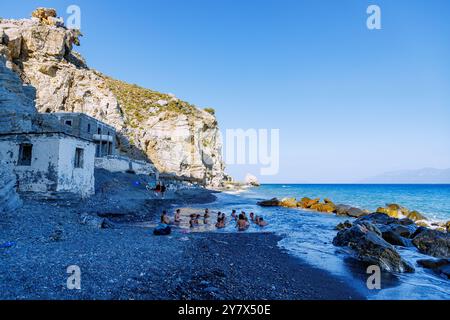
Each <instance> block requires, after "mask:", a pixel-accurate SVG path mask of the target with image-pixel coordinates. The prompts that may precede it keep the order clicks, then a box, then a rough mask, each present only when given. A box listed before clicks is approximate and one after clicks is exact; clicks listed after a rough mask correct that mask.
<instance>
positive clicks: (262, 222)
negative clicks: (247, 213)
mask: <svg viewBox="0 0 450 320" xmlns="http://www.w3.org/2000/svg"><path fill="white" fill-rule="evenodd" d="M255 223H256V224H257V225H258V226H260V227H265V226H267V225H268V223H267V221H265V220H264V218H263V217H256V220H255Z"/></svg>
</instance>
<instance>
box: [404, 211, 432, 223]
mask: <svg viewBox="0 0 450 320" xmlns="http://www.w3.org/2000/svg"><path fill="white" fill-rule="evenodd" d="M406 217H407V218H408V219H411V220H412V221H419V220H427V218H426V217H425V216H423V215H422V214H421V213H420V212H418V211H411V212H410V213H409V214H408V215H407V216H406Z"/></svg>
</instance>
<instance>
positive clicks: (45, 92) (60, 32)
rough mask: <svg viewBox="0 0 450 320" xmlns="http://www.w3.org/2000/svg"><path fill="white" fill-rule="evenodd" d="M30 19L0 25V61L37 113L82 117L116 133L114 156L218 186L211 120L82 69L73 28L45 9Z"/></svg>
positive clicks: (220, 168)
mask: <svg viewBox="0 0 450 320" xmlns="http://www.w3.org/2000/svg"><path fill="white" fill-rule="evenodd" d="M33 16H34V18H33V19H21V20H11V19H3V20H1V21H0V38H1V39H0V57H1V58H2V59H3V60H4V61H5V63H6V64H7V65H8V66H10V68H9V69H11V70H13V71H15V72H16V73H17V74H18V75H19V76H20V78H21V79H22V80H23V81H24V82H25V83H26V84H29V85H30V86H31V87H33V88H34V89H35V94H36V108H37V109H38V111H39V112H82V113H86V114H88V115H90V116H92V117H94V118H97V119H98V120H101V121H104V122H106V123H108V124H110V125H112V126H113V127H115V128H116V130H117V132H118V135H117V138H118V144H117V146H118V148H119V151H120V152H121V153H123V154H125V155H127V156H130V157H131V158H135V159H140V160H150V161H151V162H153V164H154V165H155V166H156V168H157V169H158V171H159V172H164V173H172V174H175V175H178V176H181V177H185V178H187V179H190V180H194V181H196V182H199V183H202V184H206V185H208V186H220V185H221V184H222V183H223V181H224V178H225V173H224V168H225V166H224V163H223V160H222V153H221V149H222V140H221V136H220V132H219V128H218V124H217V120H216V118H215V117H214V116H213V115H211V114H210V113H208V112H206V111H204V110H202V109H199V108H197V107H195V106H194V105H191V104H189V103H187V102H184V101H181V100H179V99H177V98H176V97H174V96H173V95H170V94H163V93H159V92H155V91H152V90H148V89H144V88H141V87H138V86H136V85H132V84H127V83H124V82H121V81H117V80H114V79H111V78H109V77H107V76H105V75H103V74H101V73H99V72H97V71H95V70H92V69H89V68H88V67H87V65H86V63H85V62H84V59H83V58H82V57H81V56H80V55H79V54H78V53H77V52H75V51H74V50H73V45H78V44H79V36H80V33H79V31H77V30H70V29H67V28H65V27H63V26H61V25H60V23H59V22H58V21H57V20H55V19H57V18H56V16H57V15H56V12H54V10H51V9H45V8H40V9H39V10H37V11H36V12H35V13H34V14H33ZM118 45H121V43H120V42H119V43H118ZM104 54H105V55H108V52H105V53H104ZM8 101H10V102H13V101H14V99H9V100H8ZM1 120H2V119H1V117H0V121H1ZM6 122H7V123H8V122H9V120H8V121H6Z"/></svg>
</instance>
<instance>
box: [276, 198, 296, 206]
mask: <svg viewBox="0 0 450 320" xmlns="http://www.w3.org/2000/svg"><path fill="white" fill-rule="evenodd" d="M280 206H282V207H286V208H297V200H296V199H295V198H283V199H281V201H280Z"/></svg>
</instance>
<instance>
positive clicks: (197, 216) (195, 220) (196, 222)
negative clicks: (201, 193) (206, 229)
mask: <svg viewBox="0 0 450 320" xmlns="http://www.w3.org/2000/svg"><path fill="white" fill-rule="evenodd" d="M199 219H200V215H199V214H197V215H196V216H195V218H194V223H195V224H196V225H199V222H198V220H199Z"/></svg>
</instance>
